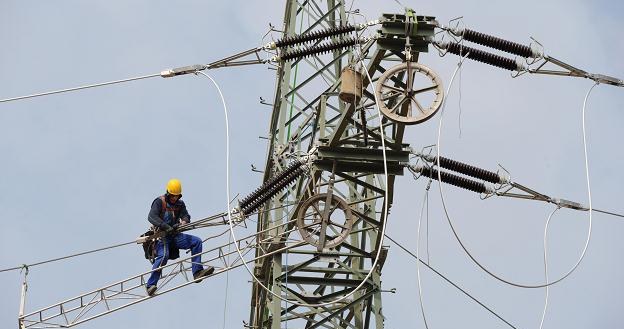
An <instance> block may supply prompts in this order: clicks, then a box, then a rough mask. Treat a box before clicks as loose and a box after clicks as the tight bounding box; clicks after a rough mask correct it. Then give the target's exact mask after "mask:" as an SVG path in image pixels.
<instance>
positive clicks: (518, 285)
mask: <svg viewBox="0 0 624 329" xmlns="http://www.w3.org/2000/svg"><path fill="white" fill-rule="evenodd" d="M464 58H465V57H464ZM462 62H463V59H462V60H460V61H459V63H458V66H457V68H456V69H455V72H453V76H452V77H451V81H450V83H449V87H448V89H449V90H450V88H451V85H452V84H453V80H454V78H455V74H456V73H457V70H458V69H459V67H460V66H461V64H462ZM597 84H598V83H596V84H594V85H593V86H592V87H591V88H590V89H589V90H588V91H587V94H586V95H585V99H584V101H583V111H582V112H583V118H582V121H583V146H584V155H585V173H586V178H587V194H588V198H589V228H588V231H587V239H586V241H585V246H584V247H583V251H582V252H581V255H580V256H579V258H578V261H577V262H576V263H575V264H574V266H572V268H571V269H570V270H569V271H568V272H567V273H566V274H564V275H563V276H562V277H560V278H558V279H557V280H554V281H552V282H545V283H543V284H521V283H515V282H512V281H509V280H506V279H504V278H502V277H501V276H499V275H497V274H495V273H493V272H492V271H490V270H489V269H488V268H486V267H485V266H484V265H483V264H481V263H480V262H479V261H478V260H477V259H476V258H475V257H474V255H473V254H472V253H470V251H469V250H468V248H467V247H466V246H465V244H464V242H463V241H462V239H461V238H460V237H459V233H458V232H457V230H456V229H455V226H454V225H453V222H452V220H451V217H450V215H449V212H448V209H447V206H446V201H445V198H444V192H443V190H442V184H438V188H439V191H440V198H441V201H442V208H443V210H444V214H445V216H446V219H447V222H448V223H449V226H450V227H451V231H452V232H453V235H454V236H455V239H456V240H457V242H458V243H459V245H460V246H461V248H462V249H463V250H464V252H465V253H466V255H467V256H468V257H469V258H470V259H471V260H472V261H473V262H474V263H475V264H476V265H477V266H479V268H481V269H482V270H483V271H484V272H485V273H487V274H489V275H490V276H491V277H493V278H495V279H497V280H499V281H501V282H503V283H506V284H508V285H511V286H515V287H519V288H543V287H547V286H551V285H553V284H556V283H558V282H560V281H562V280H564V279H565V278H567V277H568V276H569V275H570V274H572V273H573V272H574V271H575V270H576V269H577V268H578V266H579V265H580V264H581V262H582V261H583V259H584V257H585V254H586V252H587V247H588V246H589V241H590V239H591V232H592V209H593V208H592V200H591V189H590V182H589V164H588V159H587V141H586V134H585V108H586V105H587V99H588V97H589V95H590V93H591V91H592V90H593V89H594V87H595V86H596V85H597ZM449 90H447V93H446V95H447V97H446V98H445V99H444V100H443V101H442V109H441V111H440V121H439V124H438V139H437V147H436V152H437V153H436V163H437V165H438V167H439V166H440V153H441V150H440V149H441V147H440V139H441V135H442V122H443V118H444V110H445V106H446V99H447V98H448V94H449V93H448V91H449ZM438 179H439V180H441V175H440V172H439V171H438Z"/></svg>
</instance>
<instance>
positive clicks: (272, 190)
mask: <svg viewBox="0 0 624 329" xmlns="http://www.w3.org/2000/svg"><path fill="white" fill-rule="evenodd" d="M303 172H304V168H301V166H300V165H299V166H298V167H297V168H295V169H294V170H293V171H291V172H290V173H289V174H288V175H285V176H282V175H281V173H280V176H281V179H280V180H279V181H277V182H275V183H274V184H273V185H272V186H268V187H267V188H266V189H265V190H264V191H265V193H263V194H262V195H260V196H259V197H258V198H256V199H254V200H253V201H252V202H249V203H247V204H245V205H241V211H242V213H243V214H244V215H245V216H246V215H247V214H250V213H252V212H253V211H255V210H256V209H258V208H259V207H260V206H261V205H262V204H264V203H265V202H266V201H268V200H269V199H271V198H272V197H274V196H275V195H276V194H278V193H279V192H280V191H282V190H283V189H284V188H286V187H287V186H288V185H290V184H291V183H292V182H293V181H294V180H295V179H296V178H297V177H299V176H300V175H301V174H303Z"/></svg>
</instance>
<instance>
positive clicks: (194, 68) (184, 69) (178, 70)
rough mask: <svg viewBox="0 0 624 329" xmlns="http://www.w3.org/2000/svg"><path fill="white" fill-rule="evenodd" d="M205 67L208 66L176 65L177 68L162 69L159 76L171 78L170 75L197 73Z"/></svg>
mask: <svg viewBox="0 0 624 329" xmlns="http://www.w3.org/2000/svg"><path fill="white" fill-rule="evenodd" d="M206 68H208V67H207V66H206V65H201V64H198V65H191V66H183V67H178V68H174V69H169V70H164V71H162V72H160V76H161V77H163V78H171V77H175V76H178V75H185V74H191V73H193V74H194V73H197V72H199V71H203V70H205V69H206Z"/></svg>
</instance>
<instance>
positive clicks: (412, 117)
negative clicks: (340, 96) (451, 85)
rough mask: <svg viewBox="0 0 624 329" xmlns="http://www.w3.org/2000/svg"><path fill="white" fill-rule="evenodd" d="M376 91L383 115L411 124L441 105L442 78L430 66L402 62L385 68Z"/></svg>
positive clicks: (424, 118) (426, 116)
mask: <svg viewBox="0 0 624 329" xmlns="http://www.w3.org/2000/svg"><path fill="white" fill-rule="evenodd" d="M375 94H376V96H377V100H378V102H379V104H378V106H379V109H380V110H381V112H382V113H383V115H384V116H385V117H386V118H388V119H390V120H392V121H394V122H397V123H402V124H406V125H414V124H418V123H421V122H424V121H426V120H428V119H429V118H431V117H432V116H433V115H434V114H435V113H436V112H437V111H438V109H439V108H440V105H442V99H443V98H444V90H443V88H442V80H441V79H440V77H438V75H437V74H436V73H435V72H434V71H433V70H431V69H430V68H428V67H426V66H424V65H422V64H418V63H412V62H409V63H403V64H399V65H397V66H394V67H392V68H390V69H389V70H387V71H386V72H384V74H382V75H381V77H379V80H378V81H377V87H376V88H375Z"/></svg>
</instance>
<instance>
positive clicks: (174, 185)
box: [167, 178, 182, 195]
mask: <svg viewBox="0 0 624 329" xmlns="http://www.w3.org/2000/svg"><path fill="white" fill-rule="evenodd" d="M167 193H169V194H171V195H181V194H182V183H180V180H179V179H177V178H173V179H170V180H169V182H168V183H167Z"/></svg>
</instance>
